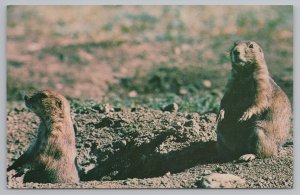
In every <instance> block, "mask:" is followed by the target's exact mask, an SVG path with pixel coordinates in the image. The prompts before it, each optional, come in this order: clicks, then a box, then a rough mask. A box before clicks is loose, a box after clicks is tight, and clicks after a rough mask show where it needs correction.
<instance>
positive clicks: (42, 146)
mask: <svg viewBox="0 0 300 195" xmlns="http://www.w3.org/2000/svg"><path fill="white" fill-rule="evenodd" d="M24 99H25V104H26V106H27V107H28V108H29V109H30V110H32V111H33V112H34V113H35V114H36V115H37V116H38V117H39V118H40V125H39V128H38V135H37V138H36V141H35V142H34V143H32V144H31V146H30V147H29V149H28V150H27V151H26V152H25V153H24V154H22V155H21V156H20V157H19V158H18V159H17V160H16V161H15V162H14V163H13V164H12V165H11V166H9V167H8V169H7V171H10V170H12V169H16V168H18V167H21V166H23V165H25V164H26V165H29V167H30V171H28V172H27V173H26V174H25V176H24V182H36V183H76V182H78V181H79V176H78V171H77V168H76V164H75V163H76V162H75V158H76V147H75V133H74V129H73V124H72V121H71V116H70V106H69V103H68V101H67V100H66V98H65V97H63V96H62V95H60V94H58V93H56V92H54V91H50V90H44V91H39V92H36V93H34V94H32V95H30V96H25V97H24Z"/></svg>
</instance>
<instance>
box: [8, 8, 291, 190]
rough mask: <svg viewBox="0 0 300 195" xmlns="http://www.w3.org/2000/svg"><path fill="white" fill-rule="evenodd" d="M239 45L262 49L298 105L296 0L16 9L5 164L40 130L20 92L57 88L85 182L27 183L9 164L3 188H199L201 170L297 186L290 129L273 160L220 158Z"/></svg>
mask: <svg viewBox="0 0 300 195" xmlns="http://www.w3.org/2000/svg"><path fill="white" fill-rule="evenodd" d="M235 40H255V41H257V42H258V43H259V44H260V45H262V47H263V49H264V52H265V57H266V60H267V64H268V67H269V71H270V73H271V75H272V77H273V78H274V80H275V81H276V82H277V83H278V85H279V86H280V87H281V88H282V89H283V90H284V91H285V92H286V93H287V95H288V97H289V99H290V100H291V102H292V101H293V11H292V7H291V6H9V7H8V9H7V78H8V80H7V163H8V164H11V163H12V162H13V161H14V160H15V159H17V158H18V157H19V156H20V155H21V154H22V153H23V152H24V151H25V150H26V149H27V148H28V146H29V144H30V143H31V141H32V140H33V139H34V138H35V136H36V129H37V126H38V123H39V122H38V119H37V117H36V116H35V115H34V114H33V113H32V112H30V111H29V110H28V109H27V108H25V106H24V102H23V96H24V94H26V93H28V92H30V91H34V90H41V89H52V90H55V91H58V92H60V93H61V94H63V95H64V96H66V97H67V98H68V99H69V101H70V103H71V110H72V111H71V112H72V116H73V122H74V123H75V124H76V126H77V129H78V132H77V135H76V143H77V145H76V147H77V153H78V164H79V167H80V179H81V182H80V183H78V184H74V185H70V184H39V183H26V184H24V183H23V182H22V178H23V175H22V174H21V176H20V177H12V176H13V175H14V174H15V171H11V172H9V173H8V174H7V181H8V183H7V187H8V188H202V184H201V182H202V181H203V177H205V176H206V175H210V174H211V173H224V174H225V173H229V174H233V175H237V176H239V177H241V178H242V179H244V180H245V182H246V183H245V184H243V185H241V186H238V187H240V188H292V187H293V172H294V168H293V159H294V155H293V141H292V136H291V138H290V139H289V140H288V142H287V143H286V144H285V146H284V147H283V148H282V150H281V152H280V154H279V156H278V157H274V158H268V159H255V160H253V161H251V162H228V163H219V162H216V161H215V159H214V156H215V141H216V134H215V125H216V121H215V120H216V119H215V118H216V113H217V110H218V107H219V103H220V100H221V98H222V96H223V92H224V88H225V84H226V81H227V78H228V76H229V74H230V70H231V64H230V58H229V49H230V47H231V46H232V44H233V42H234V41H235ZM174 103H176V104H177V105H178V111H177V112H168V111H165V112H164V111H162V110H163V108H164V107H165V106H166V105H172V104H174ZM106 104H110V105H111V106H112V107H113V108H115V109H114V110H112V111H110V112H106V111H105V109H104V110H103V108H104V107H105V105H106ZM292 131H293V130H291V134H292ZM17 171H18V172H21V173H23V172H26V169H24V170H23V169H20V170H17Z"/></svg>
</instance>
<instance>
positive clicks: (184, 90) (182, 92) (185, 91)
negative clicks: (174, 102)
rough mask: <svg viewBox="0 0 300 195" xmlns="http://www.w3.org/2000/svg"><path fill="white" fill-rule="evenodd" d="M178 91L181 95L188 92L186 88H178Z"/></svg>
mask: <svg viewBox="0 0 300 195" xmlns="http://www.w3.org/2000/svg"><path fill="white" fill-rule="evenodd" d="M179 93H180V94H181V95H185V94H188V93H189V91H188V90H186V89H180V90H179Z"/></svg>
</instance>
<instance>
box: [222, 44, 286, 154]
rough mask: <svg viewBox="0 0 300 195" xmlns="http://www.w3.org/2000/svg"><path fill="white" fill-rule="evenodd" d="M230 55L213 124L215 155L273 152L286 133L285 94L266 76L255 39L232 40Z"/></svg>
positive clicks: (259, 49)
mask: <svg viewBox="0 0 300 195" xmlns="http://www.w3.org/2000/svg"><path fill="white" fill-rule="evenodd" d="M230 56H231V62H232V72H231V78H230V79H229V81H228V83H227V86H226V90H225V94H224V97H223V99H222V101H221V106H220V113H219V117H218V125H217V136H218V138H217V147H218V151H219V156H220V158H221V159H223V160H229V159H234V158H236V157H239V156H241V155H245V154H254V155H256V156H258V157H260V158H263V157H270V156H274V155H276V154H277V152H278V147H279V146H281V145H282V144H284V143H285V141H286V139H287V137H288V135H289V130H290V126H291V105H290V102H289V100H288V97H287V96H286V94H285V93H284V92H283V91H282V90H281V89H280V87H279V86H278V85H277V84H276V83H275V82H274V81H273V79H272V78H271V77H270V76H269V72H268V68H267V65H266V62H265V58H264V53H263V50H262V48H261V47H260V46H259V45H258V44H257V43H256V42H254V41H239V42H236V43H235V44H234V46H233V48H232V49H231V53H230ZM245 156H246V155H245ZM248 157H249V155H248ZM248 157H247V158H248ZM241 158H242V159H243V156H242V157H241ZM245 158H246V157H245ZM245 158H244V159H243V160H247V159H245Z"/></svg>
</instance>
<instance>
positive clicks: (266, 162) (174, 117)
mask: <svg viewBox="0 0 300 195" xmlns="http://www.w3.org/2000/svg"><path fill="white" fill-rule="evenodd" d="M95 105H96V106H95ZM95 105H93V103H90V106H91V107H93V108H96V107H97V104H95ZM78 111H79V110H75V111H74V112H73V113H72V114H73V116H74V121H75V124H76V126H77V135H76V147H77V155H78V157H77V162H78V165H79V168H80V180H81V182H80V183H78V184H39V183H25V184H24V183H23V181H22V177H23V176H22V175H21V176H20V177H12V176H13V175H14V174H16V171H15V170H13V171H10V172H8V175H7V179H8V184H7V186H8V187H9V188H201V184H200V182H201V179H202V177H203V176H205V175H208V174H211V173H227V174H233V175H237V176H239V177H241V178H242V179H245V181H246V183H245V184H244V185H242V186H239V187H241V188H292V187H293V142H292V140H291V139H290V140H289V141H288V142H287V143H286V144H285V146H284V147H283V148H282V150H281V151H280V154H279V156H278V157H274V158H268V159H255V160H253V161H251V162H237V161H236V162H228V163H220V162H218V161H216V160H215V159H214V157H215V155H216V151H215V141H216V133H215V125H216V115H215V114H213V113H209V114H205V115H199V114H197V113H180V112H162V111H158V110H150V109H140V110H135V111H132V110H122V111H118V112H116V111H114V112H105V113H101V112H99V110H97V109H91V110H89V111H86V112H85V113H84V114H82V113H80V112H78ZM7 125H8V137H7V143H8V145H7V151H8V154H7V155H8V164H11V163H12V160H13V159H16V158H18V156H20V154H22V153H23V152H24V151H25V150H26V149H27V148H28V147H29V144H30V143H31V141H32V140H34V138H35V135H36V132H35V131H36V127H37V125H38V120H37V118H36V117H35V116H34V114H32V113H30V112H28V110H27V109H26V108H24V106H18V107H16V108H15V109H14V110H12V111H11V112H9V113H8V117H7ZM17 172H21V173H22V172H26V170H23V169H22V168H20V169H18V170H17Z"/></svg>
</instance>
